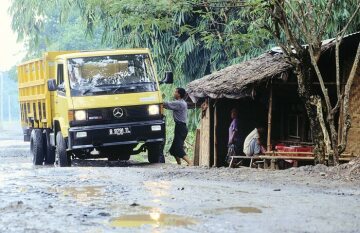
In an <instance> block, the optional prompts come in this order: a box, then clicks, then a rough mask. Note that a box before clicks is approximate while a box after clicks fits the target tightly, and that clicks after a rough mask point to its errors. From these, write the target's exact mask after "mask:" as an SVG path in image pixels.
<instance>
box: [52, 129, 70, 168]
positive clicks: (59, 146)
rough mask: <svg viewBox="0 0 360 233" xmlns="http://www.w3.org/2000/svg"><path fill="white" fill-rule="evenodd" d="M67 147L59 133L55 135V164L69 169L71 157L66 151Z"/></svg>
mask: <svg viewBox="0 0 360 233" xmlns="http://www.w3.org/2000/svg"><path fill="white" fill-rule="evenodd" d="M66 149H67V145H66V141H65V139H64V137H63V136H62V134H61V132H57V134H56V150H55V156H56V163H57V164H58V166H60V167H70V166H71V157H70V155H69V154H68V152H67V151H66Z"/></svg>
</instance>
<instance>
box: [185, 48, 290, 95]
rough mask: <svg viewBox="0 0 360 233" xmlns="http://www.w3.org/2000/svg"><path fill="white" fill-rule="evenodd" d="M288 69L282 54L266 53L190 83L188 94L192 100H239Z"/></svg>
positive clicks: (288, 66) (279, 76) (288, 65)
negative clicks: (254, 88) (208, 98)
mask: <svg viewBox="0 0 360 233" xmlns="http://www.w3.org/2000/svg"><path fill="white" fill-rule="evenodd" d="M290 70H291V65H290V64H288V63H287V62H286V61H285V59H284V58H283V56H282V54H279V53H275V54H271V53H265V54H263V55H261V56H259V57H257V58H254V59H251V60H248V61H245V62H242V63H240V64H236V65H232V66H229V67H226V68H225V69H222V70H220V71H217V72H215V73H212V74H210V75H207V76H205V77H203V78H201V79H197V80H195V81H192V82H191V83H189V84H188V86H187V92H188V94H189V96H190V98H191V99H192V100H193V101H194V100H196V99H197V98H203V97H210V98H213V99H218V98H231V99H239V98H243V97H246V96H250V95H251V92H252V89H253V87H255V86H257V85H258V84H260V83H263V82H266V81H268V80H269V79H271V78H281V77H282V75H281V74H282V73H284V72H286V73H287V72H288V71H290Z"/></svg>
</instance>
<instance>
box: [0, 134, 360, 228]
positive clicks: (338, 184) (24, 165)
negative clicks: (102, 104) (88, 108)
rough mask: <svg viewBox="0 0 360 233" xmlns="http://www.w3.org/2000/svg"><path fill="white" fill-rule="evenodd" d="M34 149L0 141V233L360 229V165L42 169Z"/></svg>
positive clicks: (13, 139)
mask: <svg viewBox="0 0 360 233" xmlns="http://www.w3.org/2000/svg"><path fill="white" fill-rule="evenodd" d="M28 150H29V149H28V144H27V143H24V142H21V136H19V135H18V134H17V133H16V134H11V133H7V134H6V135H5V134H3V133H2V134H0V158H1V163H0V213H1V214H0V232H7V233H13V232H16V233H17V232H30V233H32V232H34V233H35V232H36V233H37V232H49V233H55V232H56V233H58V232H66V233H71V232H88V233H95V232H96V233H102V232H175V233H177V232H226V233H228V232H250V231H251V232H358V231H359V229H360V217H359V216H360V189H359V187H360V180H359V179H357V178H356V175H354V174H355V173H354V172H351V171H350V170H351V169H353V170H352V171H354V170H356V169H354V167H355V166H356V165H351V164H349V165H342V166H343V167H337V168H327V167H324V166H319V165H318V166H315V167H314V166H309V167H301V168H297V169H288V170H283V171H270V170H258V169H249V168H238V169H229V168H218V169H215V168H212V169H209V168H203V167H198V168H195V167H185V166H177V165H175V164H160V165H149V164H146V163H139V162H136V161H130V162H125V163H124V162H118V161H117V162H108V161H106V160H92V161H80V160H77V161H74V166H73V167H71V168H59V167H53V166H33V165H32V164H31V157H30V155H29V152H28ZM355 164H356V163H355ZM352 174H353V175H352Z"/></svg>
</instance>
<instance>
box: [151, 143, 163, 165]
mask: <svg viewBox="0 0 360 233" xmlns="http://www.w3.org/2000/svg"><path fill="white" fill-rule="evenodd" d="M147 150H148V161H149V163H165V158H164V151H163V143H151V144H148V145H147Z"/></svg>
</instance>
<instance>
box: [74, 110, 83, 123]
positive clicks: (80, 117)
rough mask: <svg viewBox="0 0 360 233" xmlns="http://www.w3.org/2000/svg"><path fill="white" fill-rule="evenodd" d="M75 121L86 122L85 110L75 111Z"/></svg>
mask: <svg viewBox="0 0 360 233" xmlns="http://www.w3.org/2000/svg"><path fill="white" fill-rule="evenodd" d="M74 115H75V120H76V121H85V120H86V112H85V111H84V110H77V111H75V114H74Z"/></svg>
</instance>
